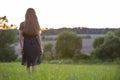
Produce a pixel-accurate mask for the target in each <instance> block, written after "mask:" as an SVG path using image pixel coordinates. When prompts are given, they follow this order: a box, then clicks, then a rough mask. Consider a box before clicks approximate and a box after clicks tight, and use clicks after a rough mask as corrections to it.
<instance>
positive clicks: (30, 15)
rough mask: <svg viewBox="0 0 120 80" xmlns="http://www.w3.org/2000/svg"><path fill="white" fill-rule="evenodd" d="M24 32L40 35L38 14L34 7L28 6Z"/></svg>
mask: <svg viewBox="0 0 120 80" xmlns="http://www.w3.org/2000/svg"><path fill="white" fill-rule="evenodd" d="M24 26H25V27H24V29H23V33H24V34H27V35H38V34H39V30H40V26H39V23H38V19H37V16H36V12H35V10H34V9H33V8H28V9H27V11H26V14H25V22H24Z"/></svg>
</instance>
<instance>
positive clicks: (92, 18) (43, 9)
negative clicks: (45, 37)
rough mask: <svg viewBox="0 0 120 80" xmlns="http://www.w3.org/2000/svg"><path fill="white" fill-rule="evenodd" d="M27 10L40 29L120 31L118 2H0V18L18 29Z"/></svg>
mask: <svg viewBox="0 0 120 80" xmlns="http://www.w3.org/2000/svg"><path fill="white" fill-rule="evenodd" d="M29 7H32V8H34V9H35V11H36V14H37V16H38V20H39V23H40V26H41V27H42V28H45V27H48V28H61V27H71V28H73V27H88V28H119V27H120V1H119V0H0V16H1V17H2V16H7V17H8V20H9V23H10V24H11V23H12V24H16V25H17V26H19V24H20V22H21V21H23V20H24V15H25V13H26V10H27V8H29Z"/></svg>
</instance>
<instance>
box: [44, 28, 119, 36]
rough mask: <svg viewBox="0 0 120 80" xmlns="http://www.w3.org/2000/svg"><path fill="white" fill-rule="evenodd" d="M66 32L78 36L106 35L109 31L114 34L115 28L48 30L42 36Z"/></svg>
mask: <svg viewBox="0 0 120 80" xmlns="http://www.w3.org/2000/svg"><path fill="white" fill-rule="evenodd" d="M64 30H69V31H73V32H75V33H77V34H106V33H107V32H109V31H112V32H114V31H115V30H117V29H115V28H100V29H97V28H84V27H83V28H81V27H75V28H59V29H47V30H43V31H42V35H58V34H59V33H60V32H62V31H64Z"/></svg>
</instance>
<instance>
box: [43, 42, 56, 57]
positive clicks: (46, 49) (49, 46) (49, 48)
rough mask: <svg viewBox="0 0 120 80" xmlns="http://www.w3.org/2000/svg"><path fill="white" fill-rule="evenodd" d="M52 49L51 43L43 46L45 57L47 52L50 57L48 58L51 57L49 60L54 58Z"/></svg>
mask: <svg viewBox="0 0 120 80" xmlns="http://www.w3.org/2000/svg"><path fill="white" fill-rule="evenodd" d="M52 48H53V44H52V43H48V44H46V45H45V46H44V53H46V55H47V52H49V53H50V56H49V57H51V59H53V58H54V55H53V50H52ZM44 56H45V54H44Z"/></svg>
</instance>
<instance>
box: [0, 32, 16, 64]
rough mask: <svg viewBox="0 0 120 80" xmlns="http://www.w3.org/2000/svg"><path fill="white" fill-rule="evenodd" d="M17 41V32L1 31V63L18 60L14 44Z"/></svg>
mask: <svg viewBox="0 0 120 80" xmlns="http://www.w3.org/2000/svg"><path fill="white" fill-rule="evenodd" d="M16 40H17V30H0V62H10V61H14V60H15V59H16V58H17V55H16V54H15V50H14V44H15V42H16Z"/></svg>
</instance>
